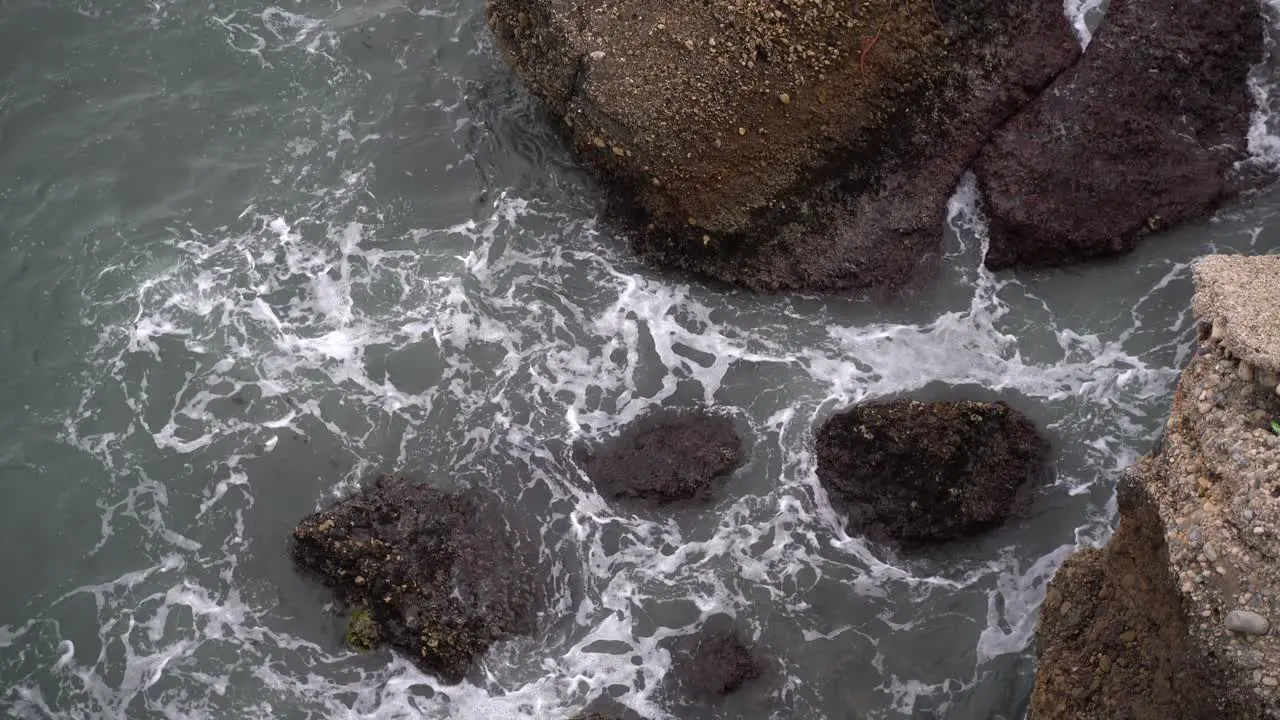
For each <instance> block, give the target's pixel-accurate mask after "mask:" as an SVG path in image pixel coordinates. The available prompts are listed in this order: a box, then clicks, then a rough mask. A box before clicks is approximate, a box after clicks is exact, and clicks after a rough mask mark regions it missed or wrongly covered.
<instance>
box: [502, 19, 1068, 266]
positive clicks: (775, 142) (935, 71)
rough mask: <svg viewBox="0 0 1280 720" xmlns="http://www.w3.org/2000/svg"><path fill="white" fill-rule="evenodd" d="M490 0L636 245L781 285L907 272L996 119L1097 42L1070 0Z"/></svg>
mask: <svg viewBox="0 0 1280 720" xmlns="http://www.w3.org/2000/svg"><path fill="white" fill-rule="evenodd" d="M486 8H487V16H488V19H489V23H490V26H491V27H492V28H493V31H494V34H495V36H496V37H497V40H498V44H499V45H500V46H501V48H502V49H503V51H504V53H505V55H506V58H507V60H508V63H509V64H510V65H511V66H512V67H513V68H514V69H515V70H516V72H517V73H518V74H519V76H520V77H521V79H522V80H523V81H524V83H525V85H526V86H527V87H528V88H529V89H530V90H531V91H532V92H533V94H534V95H536V96H538V97H539V98H541V99H542V100H543V101H545V103H546V105H547V106H548V108H549V109H550V110H551V112H552V114H553V115H554V116H556V118H558V119H559V120H560V121H561V122H562V125H563V127H564V128H565V130H566V131H567V133H568V135H569V136H570V139H571V141H572V143H573V145H574V148H575V149H576V151H577V152H578V154H579V156H580V157H581V158H582V159H583V160H584V161H585V162H586V163H587V164H588V165H590V166H591V167H593V168H594V169H595V170H597V171H598V174H599V175H601V176H602V178H603V179H604V180H605V182H606V183H607V184H608V185H609V186H610V187H611V188H613V190H614V191H615V192H614V197H615V209H616V210H617V212H615V213H613V215H614V216H615V217H620V218H623V219H626V220H628V221H629V223H628V225H629V226H630V227H631V229H632V231H633V232H632V244H633V247H634V248H635V249H636V251H637V252H639V253H640V254H641V255H642V256H644V257H646V258H648V259H649V260H650V261H652V262H655V263H657V264H659V265H661V266H667V267H676V268H681V269H685V270H690V271H694V272H697V273H702V274H706V275H710V276H713V277H716V278H720V279H723V280H726V281H728V282H731V283H736V284H740V285H744V286H747V287H751V288H756V289H765V290H777V289H788V288H805V289H836V288H846V287H872V286H885V285H896V284H900V283H901V282H903V281H904V280H906V279H907V278H908V277H909V276H910V275H911V274H912V272H913V270H914V269H915V268H916V267H917V266H918V265H919V264H920V261H921V259H922V258H924V257H926V256H928V255H930V254H931V253H934V252H936V250H937V249H938V247H939V243H940V240H941V237H942V220H943V217H944V214H945V205H946V201H947V199H948V197H949V196H950V194H951V193H952V191H953V190H954V188H955V184H956V182H957V180H958V179H959V177H960V175H961V173H962V172H963V171H964V169H965V167H966V166H967V165H968V164H969V163H970V162H971V161H972V159H973V158H974V157H975V156H976V155H977V153H978V151H979V150H980V149H981V146H982V144H983V142H984V141H985V139H986V138H987V136H988V135H989V134H990V133H991V132H992V131H994V130H995V129H996V128H998V127H999V126H1000V125H1001V124H1003V123H1004V122H1005V121H1006V120H1007V119H1008V118H1009V117H1010V116H1012V115H1013V113H1015V112H1016V111H1017V110H1018V109H1019V108H1020V107H1021V106H1022V105H1024V104H1025V103H1027V102H1028V101H1029V100H1030V99H1031V98H1033V97H1035V95H1036V94H1037V93H1038V92H1039V91H1040V90H1041V89H1042V88H1043V87H1044V86H1046V85H1047V84H1048V83H1049V82H1050V81H1051V80H1052V79H1053V78H1054V77H1055V76H1056V75H1058V74H1059V73H1060V72H1062V71H1063V70H1064V69H1065V68H1067V67H1068V66H1070V64H1071V63H1072V62H1073V61H1074V60H1075V58H1076V57H1077V56H1078V55H1079V47H1078V45H1077V43H1076V41H1075V39H1074V38H1073V37H1072V35H1071V32H1070V29H1069V28H1068V26H1067V23H1066V20H1065V18H1064V17H1063V11H1062V3H1061V2H1060V1H1059V0H1027V1H1024V2H1016V3H1010V2H1005V1H1004V0H951V1H949V2H918V3H916V2H912V3H903V2H900V1H899V0H863V1H862V2H845V3H839V2H806V3H788V4H779V3H776V2H773V1H772V0H742V1H736V0H735V1H734V2H730V1H729V0H708V1H707V2H675V1H673V0H619V1H618V2H610V3H607V4H588V3H583V2H581V1H580V0H490V2H489V3H488V4H487V6H486ZM713 41H714V42H713Z"/></svg>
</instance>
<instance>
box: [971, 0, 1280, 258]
mask: <svg viewBox="0 0 1280 720" xmlns="http://www.w3.org/2000/svg"><path fill="white" fill-rule="evenodd" d="M1262 57H1263V24H1262V16H1261V10H1260V7H1259V3H1258V2H1257V0H1223V1H1222V2H1214V3H1204V2H1199V0H1160V1H1158V2H1157V1H1156V0H1111V3H1110V6H1109V7H1108V10H1107V14H1106V17H1105V19H1104V21H1103V23H1102V26H1101V28H1100V29H1099V30H1098V32H1097V33H1096V34H1095V35H1094V36H1093V41H1092V42H1091V43H1090V44H1089V47H1088V49H1087V50H1086V52H1085V54H1084V56H1083V57H1082V58H1081V60H1080V61H1079V62H1078V63H1077V64H1076V65H1075V66H1074V67H1073V68H1072V69H1071V70H1070V71H1068V72H1066V73H1064V74H1063V75H1062V76H1061V77H1059V78H1058V79H1057V80H1055V81H1054V82H1053V84H1052V85H1051V86H1050V87H1049V89H1048V90H1046V91H1045V92H1044V93H1042V94H1041V95H1040V97H1039V98H1037V99H1036V100H1035V102H1033V103H1031V104H1030V105H1028V106H1027V107H1026V108H1024V109H1023V110H1022V111H1021V112H1020V113H1018V115H1017V116H1016V117H1015V118H1014V119H1013V120H1012V121H1010V122H1009V123H1008V124H1007V125H1006V126H1005V127H1003V128H1001V129H1000V131H999V132H998V133H996V135H995V137H994V138H993V139H992V142H991V143H990V144H989V145H987V147H986V148H985V149H984V150H983V152H982V155H981V156H980V158H979V160H978V163H977V165H976V171H977V175H978V180H979V184H980V186H981V189H982V194H983V198H984V201H985V209H986V214H987V218H988V221H989V223H990V235H991V245H990V250H989V252H988V253H987V260H986V262H987V266H988V267H990V268H993V269H1000V268H1007V267H1027V266H1048V265H1062V264H1066V263H1071V262H1076V261H1079V260H1082V259H1085V258H1090V257H1096V256H1101V255H1112V254H1117V253H1122V252H1128V251H1129V250H1132V249H1133V247H1134V246H1135V245H1136V244H1137V242H1138V241H1139V239H1140V238H1142V237H1143V236H1146V235H1149V234H1151V233H1153V232H1155V231H1158V230H1160V229H1163V228H1167V227H1171V226H1173V225H1175V224H1178V223H1181V222H1185V221H1187V220H1192V219H1196V218H1201V217H1204V216H1206V215H1208V214H1209V213H1210V212H1211V211H1213V210H1214V209H1215V208H1216V207H1217V206H1218V205H1219V204H1220V203H1222V202H1223V201H1224V200H1225V199H1227V198H1229V197H1231V196H1232V195H1233V194H1235V193H1237V192H1238V191H1240V190H1241V189H1243V188H1244V187H1247V186H1248V185H1249V184H1250V183H1251V182H1256V181H1257V180H1258V179H1259V178H1256V177H1254V178H1247V177H1241V176H1237V175H1236V173H1235V170H1234V166H1235V164H1236V163H1237V162H1239V161H1240V160H1243V159H1244V158H1245V157H1246V156H1247V134H1248V131H1249V122H1250V113H1251V111H1252V109H1253V100H1252V98H1251V96H1250V94H1249V91H1248V87H1247V84H1246V78H1247V76H1248V73H1249V71H1250V68H1251V66H1252V65H1253V64H1254V63H1257V62H1259V61H1260V60H1261V59H1262Z"/></svg>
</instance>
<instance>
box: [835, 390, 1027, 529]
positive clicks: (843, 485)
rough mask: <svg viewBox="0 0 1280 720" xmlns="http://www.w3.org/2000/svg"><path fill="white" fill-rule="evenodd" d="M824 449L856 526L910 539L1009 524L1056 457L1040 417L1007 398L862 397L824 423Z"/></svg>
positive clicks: (838, 503) (841, 501) (840, 505)
mask: <svg viewBox="0 0 1280 720" xmlns="http://www.w3.org/2000/svg"><path fill="white" fill-rule="evenodd" d="M817 451H818V480H819V481H820V482H821V483H822V485H823V487H825V488H826V490H827V494H828V495H829V496H830V498H831V501H832V504H833V505H834V506H835V507H836V508H837V509H840V510H844V511H845V512H846V513H847V516H848V520H849V532H851V533H862V534H865V535H867V536H869V537H872V538H874V539H889V540H896V541H901V542H905V543H908V544H911V543H927V542H938V541H943V540H950V539H953V538H959V537H963V536H968V535H973V534H975V533H978V532H981V531H983V530H986V529H988V528H991V527H993V526H995V525H998V524H1000V523H1001V522H1003V521H1004V519H1005V517H1007V516H1008V514H1009V512H1010V510H1011V509H1012V508H1013V507H1014V502H1015V499H1016V496H1017V494H1018V490H1019V488H1021V487H1022V486H1023V485H1024V484H1025V483H1026V482H1027V481H1029V480H1033V479H1038V478H1040V477H1042V476H1043V475H1044V473H1045V472H1046V471H1047V462H1048V444H1047V443H1046V442H1045V440H1044V439H1043V438H1042V437H1041V436H1040V434H1039V432H1038V431H1037V429H1036V427H1035V425H1034V424H1033V423H1032V422H1031V420H1029V419H1028V418H1026V417H1025V416H1024V415H1022V413H1020V412H1018V411H1017V410H1014V409H1013V408H1011V407H1010V406H1009V405H1007V404H1006V403H1003V402H975V401H959V402H933V403H925V402H920V401H915V400H896V401H891V402H869V403H862V404H859V405H855V406H853V407H852V408H850V409H848V410H845V411H844V412H841V413H839V414H836V415H834V416H832V417H831V418H830V419H828V420H827V421H826V422H825V423H823V425H822V427H821V428H820V429H819V430H818V438H817Z"/></svg>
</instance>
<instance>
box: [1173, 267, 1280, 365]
mask: <svg viewBox="0 0 1280 720" xmlns="http://www.w3.org/2000/svg"><path fill="white" fill-rule="evenodd" d="M1192 270H1193V272H1194V274H1195V282H1196V294H1195V297H1194V298H1193V299H1192V307H1193V309H1194V310H1195V312H1196V315H1198V316H1199V317H1201V318H1203V319H1204V320H1206V321H1208V322H1210V323H1212V326H1213V329H1212V333H1213V335H1214V336H1215V337H1214V339H1215V340H1219V341H1221V343H1222V345H1223V349H1224V350H1226V351H1227V352H1228V353H1229V354H1231V355H1232V356H1234V357H1236V358H1238V359H1240V360H1242V361H1244V362H1246V363H1248V364H1249V366H1250V368H1249V371H1253V372H1252V373H1251V374H1253V375H1255V376H1256V379H1257V380H1258V381H1259V382H1260V384H1263V385H1270V386H1272V387H1275V386H1276V385H1277V383H1276V382H1268V380H1276V379H1277V378H1276V377H1275V373H1280V255H1253V256H1249V255H1208V256H1205V257H1202V258H1200V259H1199V260H1197V261H1196V262H1195V264H1194V265H1193V266H1192ZM1249 371H1246V374H1250V373H1249ZM1267 372H1270V373H1271V376H1270V377H1269V378H1264V377H1263V375H1264V374H1265V373H1267ZM1246 379H1248V378H1246Z"/></svg>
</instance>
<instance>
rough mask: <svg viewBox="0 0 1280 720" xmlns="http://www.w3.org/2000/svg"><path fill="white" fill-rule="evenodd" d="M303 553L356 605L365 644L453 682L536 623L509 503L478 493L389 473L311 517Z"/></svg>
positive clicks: (301, 535) (296, 546)
mask: <svg viewBox="0 0 1280 720" xmlns="http://www.w3.org/2000/svg"><path fill="white" fill-rule="evenodd" d="M293 559H294V562H295V563H296V564H297V565H298V567H299V568H301V569H304V570H306V571H309V572H310V573H312V574H314V575H315V576H316V577H318V578H319V579H320V581H321V582H323V583H324V584H325V585H327V586H329V587H331V588H332V589H333V590H334V592H335V594H336V595H337V597H338V599H339V601H341V602H342V603H343V604H344V605H345V606H347V607H348V608H351V609H353V613H352V618H353V621H356V622H361V623H362V625H361V626H359V627H356V626H355V625H354V624H353V627H352V629H351V632H350V633H349V638H350V637H351V633H356V634H355V636H354V637H355V639H356V640H358V641H359V642H358V643H356V644H358V645H361V646H365V647H368V646H370V645H372V644H374V643H375V642H381V643H384V644H386V645H389V646H391V647H393V648H395V649H397V650H399V651H401V652H403V653H404V654H405V655H406V656H407V657H408V658H409V659H410V660H412V661H413V662H415V663H416V664H417V665H418V666H419V667H421V668H422V670H423V671H424V672H428V673H433V674H435V675H437V676H439V677H440V678H441V679H443V680H445V681H446V682H451V683H456V682H461V681H462V679H463V678H464V677H465V676H466V674H467V672H468V671H469V670H470V668H471V666H472V664H473V663H474V662H475V660H476V659H477V658H478V657H480V656H481V655H483V654H484V653H485V652H486V651H487V650H488V648H489V646H490V645H491V644H492V643H494V642H495V641H498V640H500V639H502V638H505V637H507V636H509V635H512V634H520V633H527V632H529V631H530V630H531V629H532V627H531V626H532V620H533V610H534V593H533V592H532V590H531V587H532V586H531V583H530V580H529V577H528V575H527V572H528V566H529V564H528V563H527V562H524V561H523V560H522V559H521V557H520V555H519V554H518V551H517V547H516V543H515V542H514V540H513V538H512V536H511V530H510V529H509V527H508V526H507V524H506V522H505V520H504V518H503V517H502V515H501V513H500V512H499V510H498V509H497V508H496V507H495V506H494V505H493V504H492V503H490V502H487V501H486V500H484V499H482V498H481V497H479V496H476V495H467V494H453V493H446V492H442V491H440V490H436V489H434V488H431V487H428V486H426V485H423V484H420V483H415V482H412V481H410V480H408V479H406V478H403V477H400V476H395V475H382V476H379V477H378V478H377V479H376V480H375V481H374V482H372V483H370V484H369V485H368V486H367V487H365V488H363V489H361V490H360V491H359V492H357V493H355V494H353V495H351V496H350V497H347V498H345V499H343V500H340V501H339V502H337V503H334V504H333V505H332V506H330V507H328V508H325V509H324V510H321V511H319V512H317V513H314V514H312V515H308V516H307V517H305V518H303V519H302V521H301V522H299V523H298V525H297V527H296V528H295V529H294V531H293ZM369 621H372V625H373V627H372V628H371V627H369V624H368V623H369Z"/></svg>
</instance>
